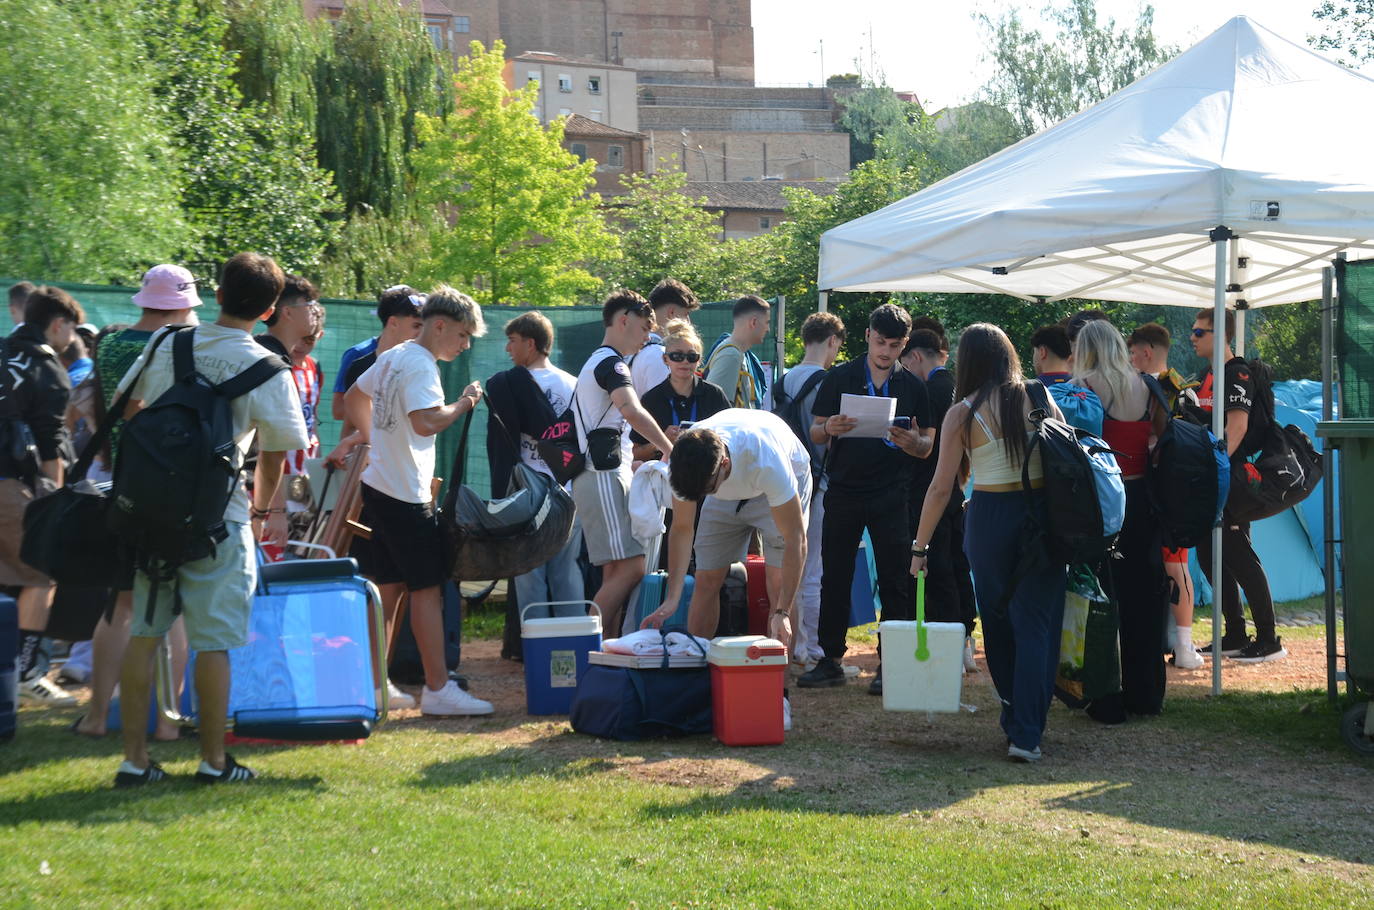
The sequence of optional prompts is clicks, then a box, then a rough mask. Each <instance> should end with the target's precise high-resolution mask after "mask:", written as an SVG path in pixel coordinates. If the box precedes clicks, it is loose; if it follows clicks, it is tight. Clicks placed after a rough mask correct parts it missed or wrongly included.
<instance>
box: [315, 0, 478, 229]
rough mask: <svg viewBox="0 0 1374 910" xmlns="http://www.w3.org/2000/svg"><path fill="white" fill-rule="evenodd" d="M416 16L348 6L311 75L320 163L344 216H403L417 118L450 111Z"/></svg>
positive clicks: (404, 10)
mask: <svg viewBox="0 0 1374 910" xmlns="http://www.w3.org/2000/svg"><path fill="white" fill-rule="evenodd" d="M417 10H418V4H398V3H396V2H395V0H352V2H349V3H348V4H347V5H346V6H345V7H344V12H343V16H342V17H341V18H340V19H339V20H338V21H337V22H335V23H334V24H333V27H332V29H331V30H330V31H328V32H326V41H325V44H326V47H325V50H324V51H323V52H322V55H321V57H320V62H319V64H318V66H317V67H316V73H315V93H316V105H317V110H318V115H317V119H316V136H317V143H318V152H319V161H320V165H321V167H324V168H325V169H326V170H328V171H330V172H332V173H333V175H334V183H335V185H336V186H337V187H338V189H339V195H340V197H341V198H342V199H343V202H344V206H345V208H346V209H347V210H348V211H349V212H360V211H364V210H375V211H377V212H380V213H381V214H383V215H387V216H390V215H406V214H408V208H407V206H408V204H409V200H408V198H407V196H408V192H409V181H410V176H411V175H410V172H409V168H408V156H409V155H410V154H411V153H412V152H413V151H414V149H415V147H416V144H417V139H418V136H417V133H416V117H417V116H418V115H419V114H422V113H423V114H431V115H443V114H445V113H446V112H447V111H448V110H449V109H450V105H451V101H452V96H451V92H450V90H449V88H448V84H449V79H448V74H447V69H446V64H445V63H444V60H443V59H442V58H441V57H440V55H439V53H438V52H437V51H436V50H435V48H434V45H433V43H432V42H431V41H430V40H429V36H428V35H427V34H426V32H425V29H424V22H423V21H422V20H421V19H420V16H419V13H418V12H417Z"/></svg>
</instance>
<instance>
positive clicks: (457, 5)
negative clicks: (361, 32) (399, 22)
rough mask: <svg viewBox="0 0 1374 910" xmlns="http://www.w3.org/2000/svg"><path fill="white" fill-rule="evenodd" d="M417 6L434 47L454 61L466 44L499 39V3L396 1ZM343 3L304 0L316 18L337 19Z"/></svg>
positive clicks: (491, 0) (487, 43) (489, 0)
mask: <svg viewBox="0 0 1374 910" xmlns="http://www.w3.org/2000/svg"><path fill="white" fill-rule="evenodd" d="M397 2H399V3H403V4H405V5H407V6H411V7H418V9H419V12H420V15H421V16H422V17H423V18H424V20H425V30H426V31H427V32H428V33H429V38H430V40H431V41H433V42H434V46H435V47H437V48H438V49H440V50H445V51H448V52H449V53H450V54H452V55H453V57H454V58H455V59H456V58H458V57H462V56H465V55H466V54H467V52H468V45H469V44H471V43H472V42H473V41H480V42H482V44H484V45H485V46H487V47H490V46H491V44H492V42H493V41H495V40H496V39H497V38H500V37H501V17H500V12H499V7H500V4H501V0H397ZM345 5H346V0H305V6H306V10H307V11H308V12H311V13H313V14H315V15H324V16H328V17H330V18H331V19H337V18H339V17H340V16H341V15H343V9H344V6H345Z"/></svg>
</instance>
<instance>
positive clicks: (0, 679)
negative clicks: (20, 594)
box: [0, 594, 19, 742]
mask: <svg viewBox="0 0 1374 910" xmlns="http://www.w3.org/2000/svg"><path fill="white" fill-rule="evenodd" d="M18 708H19V607H18V605H17V604H16V603H15V602H14V598H13V597H10V596H8V595H5V594H0V742H5V741H7V740H10V739H13V738H14V730H15V727H16V725H17V722H18Z"/></svg>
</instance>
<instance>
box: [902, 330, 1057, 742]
mask: <svg viewBox="0 0 1374 910" xmlns="http://www.w3.org/2000/svg"><path fill="white" fill-rule="evenodd" d="M956 363H957V366H956V373H955V395H956V397H957V399H958V400H957V401H956V402H955V403H954V404H953V405H952V406H951V407H950V409H949V411H948V412H947V413H946V414H945V419H944V423H943V424H942V425H941V427H940V456H939V462H938V464H937V465H936V468H935V478H934V479H933V480H932V481H931V483H930V489H929V490H928V491H927V493H926V498H925V503H924V504H923V505H922V507H921V522H920V525H919V527H918V528H917V531H916V539H915V540H913V541H912V542H911V574H912V575H919V574H921V573H923V572H925V570H926V546H927V544H929V543H930V537H931V535H932V534H933V533H934V532H935V526H936V525H937V524H938V523H939V521H940V516H941V515H943V514H944V511H945V505H946V503H948V501H949V497H950V493H951V491H952V490H953V489H954V485H955V483H956V482H957V481H960V480H962V479H963V478H964V477H966V476H967V472H968V471H969V469H972V472H973V497H972V498H971V499H970V500H969V504H968V510H967V514H966V518H965V536H964V548H965V550H966V551H967V553H968V557H969V563H970V565H971V567H972V569H973V585H974V588H975V590H976V592H977V600H978V613H979V615H980V616H981V617H982V619H983V646H984V651H985V652H986V654H987V661H988V670H989V671H991V673H992V682H993V685H995V686H996V687H997V694H998V695H999V696H1000V697H1001V699H1002V719H1001V722H1002V730H1003V731H1005V733H1006V734H1007V757H1008V758H1010V759H1012V760H1013V761H1039V759H1040V739H1041V736H1042V735H1043V734H1044V732H1045V720H1046V716H1047V714H1048V712H1049V707H1050V699H1051V697H1052V695H1053V691H1054V677H1055V671H1056V669H1057V667H1058V663H1059V639H1060V633H1061V631H1062V627H1063V620H1064V588H1065V567H1064V565H1063V564H1062V563H1059V564H1054V563H1051V562H1049V561H1048V557H1046V556H1044V555H1043V554H1041V555H1040V557H1039V558H1038V559H1035V560H1033V561H1032V562H1031V563H1030V565H1031V568H1029V569H1028V570H1027V571H1025V573H1024V574H1023V575H1022V577H1021V578H1020V579H1019V581H1018V580H1016V579H1015V578H1014V575H1015V573H1016V570H1017V566H1018V564H1019V563H1020V562H1021V557H1022V555H1023V550H1024V548H1025V547H1026V546H1027V544H1028V542H1029V541H1030V540H1031V539H1032V535H1031V534H1030V533H1029V532H1028V531H1027V528H1026V525H1027V522H1029V521H1030V520H1031V519H1032V510H1035V511H1036V512H1038V513H1039V517H1040V519H1041V520H1043V519H1044V509H1045V503H1044V496H1043V494H1040V493H1035V492H1032V493H1031V495H1030V496H1027V495H1026V493H1025V492H1024V491H1023V490H1022V488H1021V469H1022V466H1023V465H1024V464H1025V462H1026V456H1027V448H1028V446H1027V443H1028V438H1029V435H1030V432H1031V429H1032V425H1031V422H1030V420H1029V418H1028V416H1027V415H1028V414H1029V413H1030V411H1031V410H1032V407H1033V405H1032V403H1031V400H1030V397H1029V396H1028V395H1027V393H1026V384H1025V380H1024V379H1023V377H1022V373H1021V360H1020V358H1019V357H1017V356H1016V349H1015V348H1013V347H1012V344H1011V341H1010V340H1009V339H1008V338H1007V336H1006V334H1005V333H1004V332H1003V331H1002V330H1001V329H999V328H998V327H997V326H995V325H989V324H987V323H979V324H977V325H971V326H969V327H968V328H966V329H964V332H963V334H962V335H961V336H960V337H959V350H958V354H957V360H956ZM1050 407H1051V409H1052V411H1053V416H1055V417H1058V418H1060V419H1063V415H1062V414H1061V412H1060V410H1059V408H1058V406H1056V405H1055V404H1054V402H1053V400H1051V401H1050ZM1030 478H1031V486H1032V487H1033V488H1039V487H1041V486H1043V478H1044V470H1043V467H1042V464H1041V458H1040V455H1039V453H1038V452H1037V453H1036V454H1035V455H1034V456H1032V458H1031V462H1030ZM1013 581H1016V584H1015V587H1014V588H1013V587H1012V584H1013Z"/></svg>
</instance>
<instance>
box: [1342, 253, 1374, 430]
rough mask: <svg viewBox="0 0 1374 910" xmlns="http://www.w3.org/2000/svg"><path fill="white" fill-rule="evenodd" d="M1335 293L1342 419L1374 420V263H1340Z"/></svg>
mask: <svg viewBox="0 0 1374 910" xmlns="http://www.w3.org/2000/svg"><path fill="white" fill-rule="evenodd" d="M1336 290H1337V294H1338V295H1339V299H1340V306H1339V307H1338V308H1337V310H1336V314H1337V315H1336V364H1337V371H1338V375H1337V380H1338V381H1339V383H1340V417H1341V419H1342V420H1352V419H1364V418H1370V417H1374V260H1364V261H1362V262H1337V263H1336Z"/></svg>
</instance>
